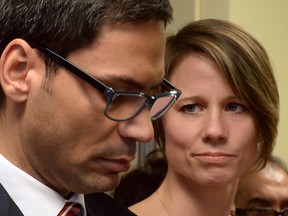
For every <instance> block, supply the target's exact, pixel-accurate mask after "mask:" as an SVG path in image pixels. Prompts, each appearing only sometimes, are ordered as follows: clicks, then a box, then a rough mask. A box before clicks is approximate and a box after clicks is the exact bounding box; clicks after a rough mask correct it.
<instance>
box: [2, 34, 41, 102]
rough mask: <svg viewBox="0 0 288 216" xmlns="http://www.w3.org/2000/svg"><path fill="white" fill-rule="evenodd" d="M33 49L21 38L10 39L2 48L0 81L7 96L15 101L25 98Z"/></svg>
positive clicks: (21, 100) (22, 100) (27, 91)
mask: <svg viewBox="0 0 288 216" xmlns="http://www.w3.org/2000/svg"><path fill="white" fill-rule="evenodd" d="M35 54H36V53H35V51H34V50H33V48H31V47H30V45H29V44H28V43H27V42H26V41H25V40H22V39H15V40H13V41H11V42H10V43H9V44H8V45H7V46H6V48H5V49H4V51H3V53H2V55H1V59H0V82H1V87H2V89H3V91H4V93H5V95H6V97H7V98H9V99H10V100H12V101H14V102H15V103H22V102H24V101H26V100H27V97H28V93H29V87H30V86H29V79H27V77H28V75H29V71H30V70H31V66H33V64H32V65H31V64H29V58H30V62H31V57H32V58H34V56H35ZM31 55H32V56H31Z"/></svg>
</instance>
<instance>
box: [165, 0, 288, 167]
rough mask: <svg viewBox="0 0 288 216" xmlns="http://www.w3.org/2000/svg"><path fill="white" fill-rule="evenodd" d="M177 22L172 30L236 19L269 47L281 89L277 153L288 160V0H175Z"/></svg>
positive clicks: (169, 29)
mask: <svg viewBox="0 0 288 216" xmlns="http://www.w3.org/2000/svg"><path fill="white" fill-rule="evenodd" d="M171 3H172V5H173V8H174V22H173V23H172V24H171V25H170V26H168V29H167V31H168V33H170V32H175V31H176V30H177V29H179V28H180V27H182V26H183V25H185V24H186V23H188V22H190V21H192V20H197V19H203V18H220V19H226V20H230V21H233V22H235V23H237V24H238V25H240V26H242V27H243V28H245V29H246V30H248V31H249V32H250V33H251V34H253V35H254V36H255V37H256V38H257V39H258V40H259V41H260V42H261V43H262V44H263V45H264V47H265V48H266V49H267V51H268V54H269V56H270V59H271V62H272V65H273V67H274V70H275V76H276V79H277V82H278V87H279V92H280V103H281V104H280V124H279V135H278V138H277V144H276V148H275V150H274V154H275V155H277V156H279V157H281V158H282V159H283V160H285V161H286V162H287V163H288V129H287V128H288V97H287V93H288V1H287V0H171Z"/></svg>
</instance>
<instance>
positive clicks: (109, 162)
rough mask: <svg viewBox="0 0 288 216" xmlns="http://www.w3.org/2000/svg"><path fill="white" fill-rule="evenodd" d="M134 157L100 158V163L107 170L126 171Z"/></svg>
mask: <svg viewBox="0 0 288 216" xmlns="http://www.w3.org/2000/svg"><path fill="white" fill-rule="evenodd" d="M133 159H134V158H131V159H126V158H117V159H114V158H101V159H100V161H101V163H102V165H103V166H104V167H105V168H106V169H107V170H109V171H110V172H116V173H119V172H126V171H128V170H129V168H130V166H131V165H130V162H131V161H132V160H133Z"/></svg>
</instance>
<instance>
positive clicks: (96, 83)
mask: <svg viewBox="0 0 288 216" xmlns="http://www.w3.org/2000/svg"><path fill="white" fill-rule="evenodd" d="M35 48H36V49H38V50H39V51H41V52H42V53H44V54H45V55H47V56H48V57H49V58H50V59H52V60H53V61H55V62H56V63H57V64H59V65H60V66H63V67H64V68H66V69H67V70H69V71H70V72H72V73H73V74H75V75H76V76H78V77H79V78H81V79H82V80H84V81H85V82H87V83H89V84H90V85H92V86H93V87H94V88H96V89H97V90H98V91H100V92H101V93H103V94H104V95H105V96H106V98H107V104H106V108H105V111H104V114H105V116H106V117H107V118H109V119H111V120H113V121H118V122H120V121H127V120H130V119H132V118H134V117H135V116H137V115H138V114H139V113H140V112H141V111H142V110H143V109H144V108H145V106H146V105H148V107H149V109H151V108H152V106H153V104H154V103H155V101H156V100H157V99H158V98H162V97H167V96H172V97H173V100H171V101H170V103H168V104H167V106H166V107H164V108H163V109H162V110H160V111H161V112H160V111H159V112H157V114H158V113H160V114H159V115H156V116H155V117H153V116H152V117H151V119H152V120H153V121H154V120H156V119H158V118H160V117H161V116H162V115H164V114H165V112H166V111H167V110H169V108H170V107H171V106H172V105H173V104H174V103H175V101H176V100H177V99H178V98H179V97H180V95H181V93H182V92H181V91H180V90H179V89H177V88H176V87H175V86H173V85H172V84H171V83H170V82H169V81H168V80H166V79H163V82H162V83H161V86H162V87H164V88H165V89H166V90H168V91H169V92H162V93H159V94H156V95H152V96H151V95H148V94H145V93H142V92H134V91H127V90H120V89H113V88H112V87H109V86H107V85H105V84H104V83H102V82H101V81H100V80H98V79H96V78H94V77H92V76H91V75H90V74H88V73H87V72H85V71H83V70H82V69H80V68H79V67H77V66H76V65H74V64H73V63H71V62H70V61H69V60H67V59H65V58H64V57H62V56H60V55H59V54H57V53H55V52H54V51H52V50H50V49H48V48H46V47H42V46H35ZM118 95H131V96H138V97H145V98H146V100H145V103H143V105H142V106H141V107H139V108H138V109H137V111H136V112H134V113H133V115H132V116H130V117H128V118H123V119H115V118H113V117H111V116H109V114H108V111H109V106H110V104H111V103H112V102H113V99H114V98H115V97H117V96H118Z"/></svg>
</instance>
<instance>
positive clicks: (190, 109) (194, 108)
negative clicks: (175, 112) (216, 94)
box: [181, 104, 201, 113]
mask: <svg viewBox="0 0 288 216" xmlns="http://www.w3.org/2000/svg"><path fill="white" fill-rule="evenodd" d="M181 109H182V110H183V111H184V112H186V113H195V112H200V111H201V108H200V106H199V104H187V105H184V106H183V107H182V108H181Z"/></svg>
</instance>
